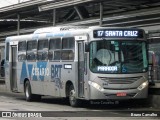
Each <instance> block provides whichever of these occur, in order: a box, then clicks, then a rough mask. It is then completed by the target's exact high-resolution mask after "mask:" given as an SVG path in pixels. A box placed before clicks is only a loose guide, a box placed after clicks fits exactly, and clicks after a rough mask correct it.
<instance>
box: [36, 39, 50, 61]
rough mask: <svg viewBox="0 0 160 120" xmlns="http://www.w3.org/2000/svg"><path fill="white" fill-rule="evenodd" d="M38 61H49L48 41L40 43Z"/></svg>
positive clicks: (40, 41)
mask: <svg viewBox="0 0 160 120" xmlns="http://www.w3.org/2000/svg"><path fill="white" fill-rule="evenodd" d="M37 59H38V60H39V61H46V60H48V39H47V40H39V41H38V52H37Z"/></svg>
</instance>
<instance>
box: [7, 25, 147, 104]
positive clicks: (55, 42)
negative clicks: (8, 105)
mask: <svg viewBox="0 0 160 120" xmlns="http://www.w3.org/2000/svg"><path fill="white" fill-rule="evenodd" d="M146 42H147V41H146V36H145V32H144V31H143V30H142V29H137V28H119V27H117V28H116V27H113V28H110V27H98V26H92V27H86V26H63V27H47V28H40V29H37V30H35V31H34V33H33V34H28V35H19V36H11V37H7V38H6V40H5V82H6V86H7V89H8V90H11V91H13V92H24V94H25V98H26V100H27V101H32V100H39V99H41V97H42V96H45V95H47V96H53V97H59V98H67V99H68V100H69V103H70V105H71V106H73V107H76V106H78V105H80V103H81V101H82V100H87V101H90V100H128V99H145V98H147V96H148V57H147V43H146Z"/></svg>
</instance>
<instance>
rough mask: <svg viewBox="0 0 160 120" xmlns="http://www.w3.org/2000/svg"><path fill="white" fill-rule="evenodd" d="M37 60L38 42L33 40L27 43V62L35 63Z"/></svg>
mask: <svg viewBox="0 0 160 120" xmlns="http://www.w3.org/2000/svg"><path fill="white" fill-rule="evenodd" d="M36 59H37V41H36V40H32V41H28V42H27V60H29V61H35V60H36Z"/></svg>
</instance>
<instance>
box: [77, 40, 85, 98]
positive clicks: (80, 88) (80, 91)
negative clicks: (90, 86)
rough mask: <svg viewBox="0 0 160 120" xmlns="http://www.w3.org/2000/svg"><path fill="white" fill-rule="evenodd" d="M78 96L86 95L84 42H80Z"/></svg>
mask: <svg viewBox="0 0 160 120" xmlns="http://www.w3.org/2000/svg"><path fill="white" fill-rule="evenodd" d="M78 97H84V42H83V41H80V42H78Z"/></svg>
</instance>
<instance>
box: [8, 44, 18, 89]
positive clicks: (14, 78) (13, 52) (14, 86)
mask: <svg viewBox="0 0 160 120" xmlns="http://www.w3.org/2000/svg"><path fill="white" fill-rule="evenodd" d="M10 78H11V79H10V80H11V82H10V83H11V90H12V91H17V90H18V89H17V46H15V45H13V46H11V76H10Z"/></svg>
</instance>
